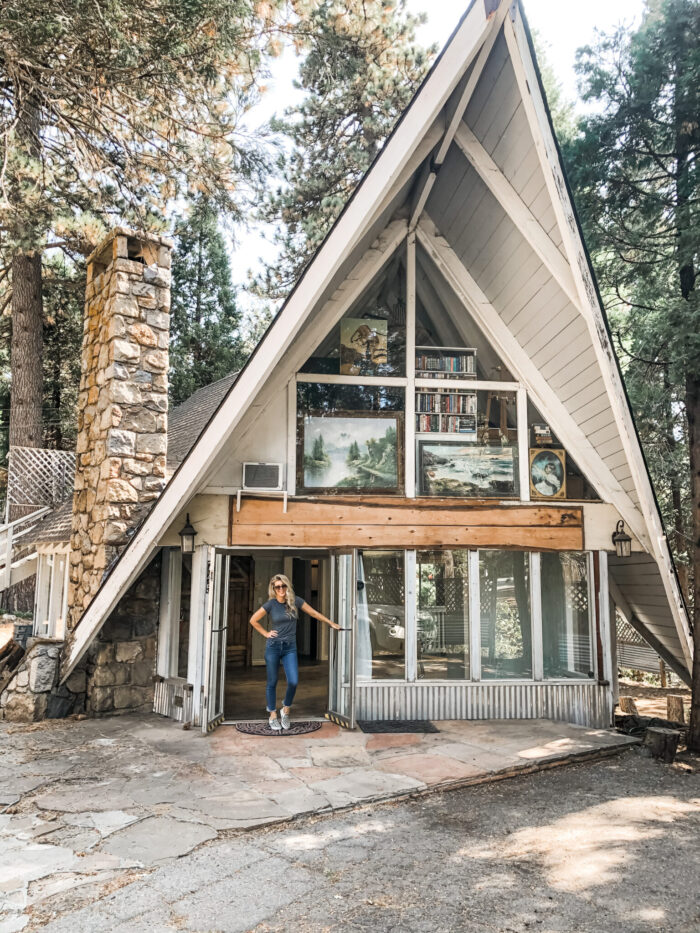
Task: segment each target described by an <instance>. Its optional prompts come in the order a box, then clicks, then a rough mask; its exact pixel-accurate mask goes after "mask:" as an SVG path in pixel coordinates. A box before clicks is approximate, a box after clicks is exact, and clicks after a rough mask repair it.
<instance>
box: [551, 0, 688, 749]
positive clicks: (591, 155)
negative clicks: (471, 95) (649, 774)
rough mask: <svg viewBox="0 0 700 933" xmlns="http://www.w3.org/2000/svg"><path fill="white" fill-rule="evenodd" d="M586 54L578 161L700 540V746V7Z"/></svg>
mask: <svg viewBox="0 0 700 933" xmlns="http://www.w3.org/2000/svg"><path fill="white" fill-rule="evenodd" d="M579 54H580V63H579V68H580V72H581V75H582V77H583V80H584V88H585V96H586V98H587V99H589V100H592V101H595V102H596V104H597V108H596V110H595V111H594V112H593V113H592V114H591V115H590V116H588V117H587V118H586V119H585V120H584V121H582V125H581V134H580V137H579V138H577V139H575V140H573V141H572V142H571V143H570V146H569V148H568V152H567V154H566V155H567V163H568V167H569V171H570V176H571V178H572V180H573V183H574V187H575V190H576V195H577V197H576V201H577V205H578V207H579V210H580V211H581V213H582V216H583V221H584V226H585V228H586V231H587V234H588V244H589V247H590V248H591V249H592V251H593V256H594V262H595V264H596V268H597V272H598V277H599V281H600V283H601V287H602V288H603V291H604V298H605V299H606V304H607V305H608V307H609V308H610V307H611V308H612V311H613V322H614V328H615V336H616V340H617V343H618V349H619V350H620V352H621V356H622V359H623V363H624V364H625V366H626V374H627V385H628V387H629V389H630V390H631V394H632V402H633V406H634V408H635V410H636V414H637V418H638V424H639V426H640V429H641V430H642V431H643V432H644V433H643V440H645V442H646V443H645V448H646V450H647V453H651V457H650V461H651V465H652V468H653V469H654V470H655V473H656V476H655V479H656V485H657V489H658V490H659V492H660V499H661V504H662V507H665V511H666V517H667V523H668V524H669V526H670V528H671V529H672V530H673V534H672V535H671V541H672V544H673V546H674V547H675V550H676V553H677V554H679V555H680V556H681V557H684V556H685V555H686V554H687V552H688V551H689V550H691V551H692V553H691V557H690V574H689V577H690V580H689V585H688V590H689V592H690V593H691V594H692V599H691V602H692V606H693V618H694V626H693V628H694V638H695V660H694V671H693V702H692V713H691V726H690V732H689V745H690V746H691V747H693V748H695V749H696V750H700V298H699V295H698V289H697V288H696V280H697V275H698V272H697V270H698V264H699V263H700V242H699V241H698V236H697V231H698V228H699V226H700V118H699V114H700V4H698V3H697V0H647V7H646V11H645V15H644V18H643V22H642V25H641V27H640V28H639V30H638V31H637V32H636V33H634V34H629V33H628V32H627V31H626V30H625V29H619V30H618V31H616V32H615V33H614V34H613V35H611V36H608V37H605V36H603V37H601V38H600V40H599V42H598V43H597V45H596V46H595V47H594V48H587V49H584V50H582V52H581V53H579ZM686 491H687V492H686ZM686 494H688V499H689V501H690V503H691V509H692V511H691V514H690V516H689V521H688V523H687V525H686V521H687V518H688V516H687V514H686V510H685V509H684V502H683V500H684V497H685V496H686ZM669 518H670V519H671V520H670V522H668V519H669ZM688 526H689V527H690V528H692V529H693V531H692V533H686V527H688ZM688 544H690V548H689V547H688ZM693 544H694V547H693Z"/></svg>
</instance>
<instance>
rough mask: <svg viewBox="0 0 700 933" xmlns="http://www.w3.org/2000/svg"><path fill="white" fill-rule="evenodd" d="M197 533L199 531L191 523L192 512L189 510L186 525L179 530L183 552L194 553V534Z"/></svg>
mask: <svg viewBox="0 0 700 933" xmlns="http://www.w3.org/2000/svg"><path fill="white" fill-rule="evenodd" d="M196 534H197V532H196V531H195V530H194V528H193V527H192V525H190V513H189V512H188V513H187V520H186V522H185V527H184V528H183V529H182V531H180V532H179V535H180V548H181V549H182V553H183V554H194V536H195V535H196Z"/></svg>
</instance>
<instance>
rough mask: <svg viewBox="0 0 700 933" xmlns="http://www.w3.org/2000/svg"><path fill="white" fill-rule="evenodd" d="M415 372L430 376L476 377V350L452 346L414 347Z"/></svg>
mask: <svg viewBox="0 0 700 933" xmlns="http://www.w3.org/2000/svg"><path fill="white" fill-rule="evenodd" d="M416 372H419V373H423V374H427V375H430V376H433V375H435V376H437V377H442V376H466V377H468V378H475V377H476V351H475V350H467V349H465V350H458V349H455V348H452V347H416Z"/></svg>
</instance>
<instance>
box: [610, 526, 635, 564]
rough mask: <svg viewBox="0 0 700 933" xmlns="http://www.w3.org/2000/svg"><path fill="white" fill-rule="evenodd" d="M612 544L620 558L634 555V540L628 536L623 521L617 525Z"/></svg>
mask: <svg viewBox="0 0 700 933" xmlns="http://www.w3.org/2000/svg"><path fill="white" fill-rule="evenodd" d="M612 542H613V544H614V545H615V553H616V554H617V556H618V557H629V556H630V554H631V553H632V539H631V538H630V536H629V535H628V534H626V532H625V523H624V522H623V521H622V519H620V521H619V522H618V523H617V528H616V529H615V531H614V532H613V536H612Z"/></svg>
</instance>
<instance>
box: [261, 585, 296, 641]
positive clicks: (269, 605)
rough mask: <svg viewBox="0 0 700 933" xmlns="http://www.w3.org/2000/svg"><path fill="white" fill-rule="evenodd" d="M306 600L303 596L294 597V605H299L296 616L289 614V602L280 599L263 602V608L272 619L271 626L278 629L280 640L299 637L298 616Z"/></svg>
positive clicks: (291, 639) (290, 639)
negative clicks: (282, 601)
mask: <svg viewBox="0 0 700 933" xmlns="http://www.w3.org/2000/svg"><path fill="white" fill-rule="evenodd" d="M304 602H305V600H303V599H302V598H301V596H295V597H294V605H295V606H296V607H297V614H296V616H292V615H290V614H289V607H288V606H287V603H286V602H284V603H281V602H280V601H279V600H278V599H268V601H267V602H266V603H263V609H264V610H265V612H266V613H267V614H268V616H269V619H270V628H271V629H276V630H277V638H278V639H279V640H280V641H294V639H295V638H296V637H297V618H298V615H299V610H300V609H301V607H302V606H303V605H304Z"/></svg>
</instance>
